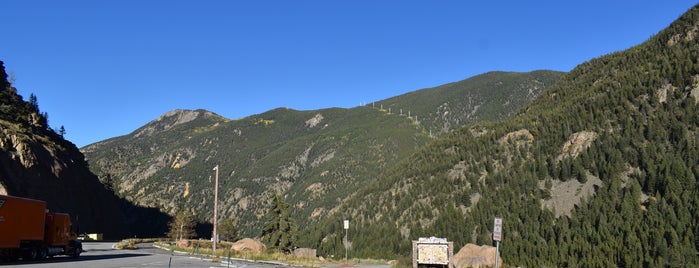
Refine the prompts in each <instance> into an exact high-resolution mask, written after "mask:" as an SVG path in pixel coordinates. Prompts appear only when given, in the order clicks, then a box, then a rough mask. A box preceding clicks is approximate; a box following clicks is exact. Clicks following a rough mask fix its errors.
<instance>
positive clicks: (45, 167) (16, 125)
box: [0, 61, 167, 239]
mask: <svg viewBox="0 0 699 268" xmlns="http://www.w3.org/2000/svg"><path fill="white" fill-rule="evenodd" d="M0 134H1V135H0V194H9V195H14V196H20V197H27V198H34V199H39V200H43V201H46V202H47V207H48V209H50V210H52V211H57V212H66V213H69V214H70V215H71V217H72V221H73V226H74V231H76V232H78V231H79V232H89V233H103V234H104V235H105V238H108V239H117V238H123V237H127V236H130V235H133V234H139V235H140V234H143V233H148V234H150V235H152V234H153V232H156V233H157V232H161V233H162V230H158V229H157V228H151V227H147V226H143V225H145V224H144V223H145V222H148V223H153V222H158V220H160V221H161V222H160V224H163V222H162V221H167V217H164V216H163V215H161V214H159V213H157V211H148V210H142V209H139V208H137V207H133V206H131V205H130V204H128V203H127V202H124V201H123V200H120V199H119V198H117V197H116V196H115V195H114V194H113V193H112V192H110V191H109V190H108V189H106V188H105V187H104V185H102V184H101V183H100V181H99V180H98V179H97V177H96V176H95V175H94V174H92V173H91V172H90V170H89V169H88V168H87V163H86V162H85V160H84V156H83V155H82V154H81V153H80V151H79V150H78V148H77V147H75V145H74V144H72V143H70V142H69V141H66V140H64V139H63V138H62V137H61V136H60V135H59V134H57V133H55V132H54V131H53V130H51V129H49V128H48V125H47V122H46V115H45V114H44V113H41V112H40V111H39V106H38V102H37V101H36V97H34V96H32V97H30V101H29V102H25V101H24V100H23V99H22V97H21V96H19V95H18V94H17V90H16V89H15V88H14V87H12V85H11V84H10V83H9V82H8V81H7V75H6V73H5V69H4V64H3V62H2V61H0ZM124 211H128V213H130V214H132V215H129V216H126V215H124ZM151 212H153V214H151ZM141 216H143V217H142V218H139V217H141ZM143 218H147V219H146V221H142V220H143ZM137 225H138V227H139V228H141V230H135V232H132V231H134V230H133V229H131V228H132V227H134V226H137Z"/></svg>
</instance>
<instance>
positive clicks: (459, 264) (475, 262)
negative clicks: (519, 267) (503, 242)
mask: <svg viewBox="0 0 699 268" xmlns="http://www.w3.org/2000/svg"><path fill="white" fill-rule="evenodd" d="M495 252H496V250H495V247H491V246H477V245H474V244H466V245H465V246H464V247H463V248H461V250H459V252H458V253H456V254H455V255H454V257H453V262H454V267H456V268H467V267H473V268H479V267H493V266H495ZM498 263H500V264H502V263H503V261H502V257H498Z"/></svg>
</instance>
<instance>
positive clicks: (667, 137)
mask: <svg viewBox="0 0 699 268" xmlns="http://www.w3.org/2000/svg"><path fill="white" fill-rule="evenodd" d="M698 101H699V7H696V6H695V7H693V8H692V9H690V10H689V11H688V12H687V13H686V14H684V15H683V16H681V17H680V18H679V19H678V20H677V21H675V22H674V23H672V24H671V25H670V26H669V27H668V28H667V29H665V30H663V31H661V32H660V33H658V34H657V35H656V36H653V37H652V38H650V39H649V40H648V41H646V42H644V43H643V44H640V45H638V46H635V47H632V48H630V49H628V50H626V51H622V52H617V53H612V54H609V55H606V56H603V57H600V58H597V59H593V60H590V61H589V62H585V63H582V64H580V65H579V66H577V67H576V68H575V69H574V70H572V71H571V72H570V73H568V74H566V75H565V76H564V77H563V78H562V79H561V80H559V81H558V82H556V83H555V84H554V85H553V86H552V87H551V88H549V89H547V90H546V91H544V92H543V93H542V94H541V95H540V96H539V97H538V98H537V99H536V100H535V101H534V102H533V103H532V104H531V105H529V106H528V107H527V108H526V109H525V110H523V111H522V112H521V113H519V114H518V115H516V116H515V117H514V118H512V119H508V120H504V121H501V122H491V123H489V122H481V123H476V124H472V125H468V126H465V127H463V128H461V129H458V130H456V131H453V132H451V133H449V134H448V135H445V136H444V137H442V138H440V139H437V140H435V141H433V142H431V143H430V144H428V145H427V146H426V147H425V148H424V149H422V150H420V151H419V152H418V153H416V154H414V155H412V156H411V157H409V158H408V159H406V160H404V161H402V162H401V163H400V164H399V165H397V166H396V167H395V168H392V169H390V171H389V172H387V173H385V174H384V175H382V176H380V177H378V178H377V179H376V181H374V182H373V183H372V184H371V185H369V186H367V187H365V188H363V189H361V190H360V191H359V192H358V193H356V194H355V195H353V196H352V197H351V198H349V199H347V200H345V201H344V202H343V203H342V204H343V205H342V207H341V208H339V209H338V210H336V213H334V214H333V215H330V216H329V217H328V219H327V220H326V221H322V222H320V223H319V224H317V225H313V226H311V227H310V228H308V229H307V230H306V232H305V234H304V235H302V236H301V237H304V238H306V239H305V240H304V243H305V244H306V245H305V246H310V247H317V248H319V250H320V252H322V254H339V253H340V252H342V250H343V249H344V248H343V247H342V244H341V240H342V237H343V234H342V232H341V230H342V229H341V228H342V225H341V224H342V220H343V219H349V220H350V221H351V222H352V223H353V224H352V228H351V229H350V234H351V240H352V252H353V254H354V255H355V256H364V257H394V256H408V255H409V254H410V252H411V251H410V247H411V244H410V241H411V240H416V239H417V238H418V237H424V236H437V237H446V238H448V239H449V240H453V241H455V244H456V245H455V246H456V248H460V247H461V246H463V245H464V244H466V243H477V244H488V245H491V244H493V241H492V238H491V234H492V233H491V232H492V228H493V226H492V225H493V218H494V217H502V218H503V241H502V243H501V248H500V249H501V254H502V257H503V259H504V260H505V262H506V263H507V264H510V265H513V266H524V267H542V266H544V267H578V266H582V267H668V266H682V267H695V266H698V265H699V256H698V255H697V249H698V248H699V216H698V213H697V212H698V211H697V210H698V209H699V206H698V205H699V184H698V183H697V177H698V176H699V132H698V129H697V127H699V105H698ZM377 238H380V239H377Z"/></svg>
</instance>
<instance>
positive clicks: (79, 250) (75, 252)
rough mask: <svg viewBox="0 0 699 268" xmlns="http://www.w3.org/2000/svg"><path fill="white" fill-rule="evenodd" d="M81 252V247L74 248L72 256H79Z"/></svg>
mask: <svg viewBox="0 0 699 268" xmlns="http://www.w3.org/2000/svg"><path fill="white" fill-rule="evenodd" d="M82 252H83V249H82V248H76V249H75V251H74V252H73V258H77V257H80V253H82Z"/></svg>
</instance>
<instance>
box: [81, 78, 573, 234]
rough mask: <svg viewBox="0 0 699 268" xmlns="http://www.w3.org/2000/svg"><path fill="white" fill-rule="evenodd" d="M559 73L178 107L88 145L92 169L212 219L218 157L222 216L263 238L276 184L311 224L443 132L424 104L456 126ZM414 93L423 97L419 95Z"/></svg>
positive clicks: (163, 204)
mask: <svg viewBox="0 0 699 268" xmlns="http://www.w3.org/2000/svg"><path fill="white" fill-rule="evenodd" d="M561 74H562V73H560V72H553V71H537V72H531V73H505V72H498V73H490V74H486V75H483V76H477V77H474V78H471V79H467V80H464V81H459V82H455V83H452V84H450V85H448V86H444V87H437V88H434V89H424V90H419V91H416V92H413V93H409V94H406V95H405V97H401V96H399V97H395V98H393V99H391V100H387V101H386V105H383V101H378V102H375V103H374V105H373V106H372V105H371V104H369V105H366V106H361V107H355V108H351V109H340V108H329V109H321V110H314V111H296V110H292V109H286V108H280V109H275V110H271V111H268V112H265V113H262V114H257V115H251V116H249V117H245V118H242V119H237V120H230V119H226V118H223V117H221V116H219V115H216V114H214V113H211V112H208V111H205V110H196V111H186V110H176V111H172V112H169V113H166V114H164V115H162V116H161V117H160V118H158V119H156V120H154V121H152V122H150V123H148V124H147V125H146V126H144V127H142V128H139V129H138V130H136V131H134V132H133V133H131V134H129V135H125V136H122V137H116V138H112V139H109V140H106V141H102V142H98V143H95V144H91V145H88V146H86V147H84V148H82V151H83V152H84V153H85V155H86V157H87V159H88V161H89V162H90V168H91V170H92V171H93V172H94V173H95V174H97V175H98V176H99V178H100V180H101V181H102V182H103V183H104V184H106V185H108V186H109V187H110V188H112V189H114V190H115V192H117V193H118V194H119V195H120V196H122V197H124V198H126V199H128V200H131V201H133V202H134V203H137V204H139V205H143V206H149V207H154V208H158V209H161V210H163V211H165V212H167V213H171V214H174V213H176V212H178V211H181V210H189V211H191V212H193V213H194V214H195V215H196V216H197V218H198V220H199V221H202V222H209V221H211V219H212V214H213V187H212V186H213V182H212V178H211V177H212V176H213V175H214V172H213V171H212V168H213V167H214V166H216V165H219V166H220V171H221V172H220V174H219V175H220V191H219V194H220V195H219V197H220V199H219V201H220V208H221V211H219V212H220V214H219V215H222V219H228V218H232V219H236V221H237V222H238V224H239V228H240V229H241V233H242V234H243V235H246V236H252V237H255V236H258V235H259V232H260V227H261V221H262V217H263V215H264V214H265V213H266V211H267V209H268V203H269V202H270V200H271V198H272V196H273V194H274V193H275V192H276V193H280V194H282V195H283V196H284V197H285V200H286V201H287V202H289V203H290V204H291V206H293V208H294V210H293V212H294V216H295V217H296V218H297V219H298V220H299V221H300V222H301V223H302V224H301V225H302V226H301V227H304V226H305V225H306V223H308V222H315V221H318V220H319V219H322V218H324V217H325V216H326V215H327V214H328V213H329V211H331V210H332V209H334V208H336V207H337V206H338V205H339V202H340V201H341V200H343V199H345V198H347V197H348V196H350V195H351V194H353V193H355V192H356V190H357V189H359V188H361V187H364V186H365V185H367V184H368V183H370V182H371V181H373V180H374V179H375V178H376V177H377V176H378V175H379V174H381V173H382V172H384V171H385V170H388V169H389V168H392V167H393V166H394V165H395V164H396V163H398V162H399V161H400V160H402V159H405V158H406V157H408V156H409V155H410V154H412V153H413V152H415V151H416V150H417V149H419V148H420V147H422V146H423V145H425V144H426V143H427V142H428V141H429V140H431V139H433V138H434V136H436V135H437V131H434V132H435V133H433V135H430V132H431V131H430V130H429V129H428V128H427V127H426V126H432V125H434V124H436V123H434V124H433V123H432V122H431V121H432V119H430V118H427V116H425V117H424V118H423V117H422V116H421V114H422V112H425V114H428V113H429V112H430V111H438V110H439V111H441V112H449V113H448V115H447V116H445V117H444V118H447V119H449V120H450V122H451V123H450V124H452V125H454V124H457V123H458V122H465V121H468V120H475V119H474V118H479V117H474V118H467V116H468V114H466V113H464V112H462V111H461V110H459V109H460V107H465V106H468V105H474V104H476V103H484V104H483V106H488V107H489V110H491V111H494V112H493V113H497V114H501V115H502V116H506V115H508V114H514V113H515V112H516V111H517V110H519V109H520V108H521V107H522V106H523V105H524V104H525V103H528V101H527V100H528V99H527V98H522V96H523V95H525V96H530V97H529V100H531V99H533V97H534V95H538V94H539V93H540V92H541V91H543V88H544V87H546V86H549V85H551V84H552V83H553V81H554V80H555V79H557V78H559V77H560V76H561ZM415 95H419V96H421V98H424V99H425V101H423V102H416V101H415V100H414V98H413V97H411V96H415ZM465 101H470V104H467V103H462V102H465ZM445 103H448V105H446V106H444V107H442V108H439V106H440V105H443V104H445ZM496 107H499V108H496ZM452 108H454V109H452ZM456 108H459V109H456ZM400 109H404V110H403V111H402V112H401V111H400ZM410 109H415V111H414V112H412V113H410ZM440 109H441V110H440ZM495 111H497V112H495ZM476 114H478V112H476ZM421 118H423V119H421ZM440 124H441V123H440ZM201 235H203V236H206V235H208V234H201Z"/></svg>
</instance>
